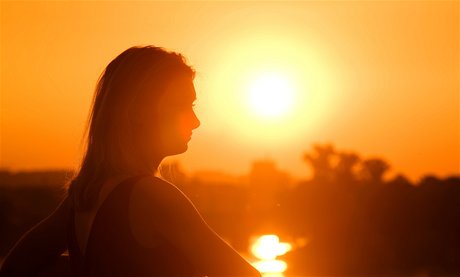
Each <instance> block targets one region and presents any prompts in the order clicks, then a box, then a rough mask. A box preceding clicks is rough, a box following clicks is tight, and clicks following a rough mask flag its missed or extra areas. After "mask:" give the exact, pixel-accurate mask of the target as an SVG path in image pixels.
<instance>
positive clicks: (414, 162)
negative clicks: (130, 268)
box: [0, 1, 460, 180]
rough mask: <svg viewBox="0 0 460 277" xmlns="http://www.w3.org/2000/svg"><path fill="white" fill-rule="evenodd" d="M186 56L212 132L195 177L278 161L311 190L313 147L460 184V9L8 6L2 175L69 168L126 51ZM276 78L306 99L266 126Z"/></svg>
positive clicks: (205, 137) (4, 16)
mask: <svg viewBox="0 0 460 277" xmlns="http://www.w3.org/2000/svg"><path fill="white" fill-rule="evenodd" d="M139 44H155V45H158V46H163V47H165V48H167V49H170V50H175V51H178V52H181V53H183V54H184V55H185V56H186V57H187V58H188V61H189V62H190V63H191V64H192V65H193V66H194V67H195V69H196V70H197V72H198V76H197V79H196V88H197V92H198V98H199V100H198V102H197V113H198V116H199V117H200V119H201V122H202V125H201V127H200V128H199V129H198V130H197V131H196V132H195V133H194V136H193V139H192V142H191V143H190V144H189V146H190V147H189V151H188V152H187V153H186V154H183V155H180V156H177V157H176V158H178V159H180V160H181V161H182V164H183V166H184V168H186V169H187V170H189V171H193V170H198V169H217V170H225V171H227V172H229V173H234V174H242V173H245V172H247V171H248V168H249V166H250V163H251V161H252V160H254V159H260V158H265V157H269V158H272V159H274V160H276V161H277V163H278V165H279V167H280V168H281V169H283V170H286V171H289V172H290V173H292V174H293V175H295V176H299V177H305V176H307V174H308V170H307V166H306V165H305V164H304V163H303V161H302V159H301V156H302V153H303V152H304V151H306V150H309V149H310V148H311V144H312V143H315V142H319V143H324V142H331V143H333V144H334V145H335V146H336V147H337V148H338V149H340V150H353V151H356V152H358V153H359V154H361V155H362V156H363V157H364V158H366V157H375V156H377V157H383V158H384V159H386V160H387V161H388V162H389V163H390V164H391V165H392V168H393V169H392V173H393V174H395V173H399V172H401V173H404V174H406V175H407V176H409V177H410V178H411V179H412V180H417V179H418V178H420V177H421V176H422V175H423V174H425V173H432V174H437V175H440V176H446V175H449V174H459V173H460V145H459V144H460V135H459V133H460V130H459V128H460V114H459V105H460V100H459V91H460V90H459V86H460V84H459V62H460V57H459V2H458V1H451V2H447V1H442V2H441V1H440V2H434V1H433V2H427V1H423V2H414V1H407V2H396V1H389V2H363V1H359V2H348V1H344V2H292V3H282V2H148V1H144V2H135V3H130V2H128V1H126V2H125V1H117V2H105V1H98V2H77V1H75V2H51V1H43V2H19V1H18V2H16V1H2V2H1V60H0V61H1V67H0V70H1V72H0V76H1V79H0V80H1V84H0V86H1V87H0V88H1V98H0V100H1V103H0V105H1V113H0V119H1V125H0V126H1V142H0V143H1V144H0V146H1V148H0V151H1V152H0V167H6V168H9V169H13V170H19V169H44V168H65V167H69V168H70V167H72V166H74V165H75V164H76V163H77V162H78V158H79V143H80V139H81V135H82V131H83V125H84V122H85V120H86V116H87V114H88V109H89V105H90V101H91V97H92V94H93V89H94V86H95V82H96V80H97V78H98V76H99V74H100V72H101V71H102V70H103V68H104V67H105V66H106V65H107V63H108V62H109V61H110V60H111V59H113V58H114V57H115V56H116V55H118V54H119V53H120V52H122V51H123V50H125V49H126V48H128V47H130V46H133V45H139ZM265 71H270V72H278V73H280V74H285V75H286V76H289V78H290V80H291V82H292V85H293V86H294V87H296V89H297V98H296V105H295V106H294V107H292V112H291V113H290V115H289V116H286V117H285V118H283V119H279V120H271V121H269V120H260V119H257V118H256V117H255V116H254V114H251V111H249V110H248V109H247V105H246V104H247V103H245V98H244V97H245V91H246V89H247V86H248V84H249V83H250V82H251V80H252V79H254V78H256V76H258V74H261V73H263V72H265Z"/></svg>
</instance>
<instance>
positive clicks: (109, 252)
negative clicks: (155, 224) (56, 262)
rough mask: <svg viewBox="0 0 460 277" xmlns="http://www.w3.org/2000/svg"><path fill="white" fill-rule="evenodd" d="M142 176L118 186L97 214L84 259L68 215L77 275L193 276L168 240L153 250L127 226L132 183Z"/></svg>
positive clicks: (71, 260)
mask: <svg viewBox="0 0 460 277" xmlns="http://www.w3.org/2000/svg"><path fill="white" fill-rule="evenodd" d="M141 177H142V176H135V177H130V178H128V179H126V180H125V181H123V182H121V183H120V184H119V185H117V186H116V187H115V188H114V189H113V190H112V191H111V192H110V194H109V195H108V196H107V198H106V199H105V200H104V202H103V203H102V205H101V206H100V208H99V210H98V211H97V213H96V216H95V218H94V222H93V225H92V228H91V231H90V234H89V237H88V242H87V247H86V253H85V256H83V255H82V254H81V251H80V249H79V246H78V243H77V239H76V235H75V228H74V227H75V226H74V224H75V223H74V216H75V214H74V211H73V210H72V211H71V216H70V222H69V224H70V226H69V227H70V228H69V230H70V232H69V236H68V241H69V258H70V266H71V269H72V272H73V273H74V274H75V275H77V276H101V275H107V276H194V274H195V269H194V267H193V265H192V264H191V263H190V261H189V260H188V259H187V257H186V256H185V255H184V254H183V253H182V252H181V251H179V249H177V248H176V247H174V246H173V245H172V244H171V243H170V242H169V241H168V240H166V239H165V238H162V237H161V235H159V234H158V238H159V240H160V241H161V243H159V244H158V245H157V246H155V247H154V248H146V247H143V246H141V245H139V244H138V243H137V241H136V240H135V238H134V237H133V235H132V233H131V229H130V224H129V214H128V207H129V199H130V194H131V190H132V187H133V185H134V183H135V182H136V181H137V180H139V179H140V178H141Z"/></svg>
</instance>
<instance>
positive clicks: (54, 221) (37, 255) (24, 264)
mask: <svg viewBox="0 0 460 277" xmlns="http://www.w3.org/2000/svg"><path fill="white" fill-rule="evenodd" d="M69 214H70V201H69V199H68V198H65V199H64V200H63V201H62V202H61V203H60V204H59V206H58V207H57V209H56V210H55V211H54V212H53V213H52V214H51V215H50V216H48V217H47V218H45V219H43V220H42V221H41V222H39V223H38V224H37V225H35V226H34V227H33V228H32V229H30V230H29V231H27V232H26V233H25V234H24V235H23V236H22V237H21V239H20V240H19V241H18V242H17V243H16V244H15V245H14V247H13V248H12V249H11V250H10V252H9V253H8V255H7V256H6V258H5V261H4V262H3V265H2V268H1V269H0V275H1V276H30V275H37V274H38V273H39V272H40V271H42V270H43V269H45V268H47V267H48V266H50V265H51V264H52V263H53V262H55V261H56V260H57V259H58V258H59V256H60V255H61V254H62V253H63V252H64V251H65V250H66V248H67V228H68V220H69Z"/></svg>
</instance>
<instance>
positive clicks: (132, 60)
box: [67, 46, 195, 211]
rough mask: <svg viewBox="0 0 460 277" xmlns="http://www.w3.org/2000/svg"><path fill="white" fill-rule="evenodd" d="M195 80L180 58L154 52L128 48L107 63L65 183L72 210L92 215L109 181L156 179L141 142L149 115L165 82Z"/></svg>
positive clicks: (151, 48)
mask: <svg viewBox="0 0 460 277" xmlns="http://www.w3.org/2000/svg"><path fill="white" fill-rule="evenodd" d="M194 75H195V72H194V70H193V69H192V68H191V67H190V66H188V65H187V64H186V62H185V59H184V57H183V56H182V55H181V54H178V53H175V52H168V51H166V50H164V49H162V48H159V47H154V46H144V47H140V46H136V47H132V48H129V49H127V50H126V51H124V52H123V53H121V54H120V55H119V56H117V57H116V58H115V59H114V60H113V61H112V62H110V64H109V65H108V66H107V67H106V68H105V70H104V71H103V73H102V74H101V76H100V78H99V80H98V82H97V86H96V90H95V93H94V97H93V102H92V107H91V110H90V114H89V117H88V123H87V125H86V128H85V132H84V138H85V151H84V152H83V156H82V161H81V163H80V165H79V168H78V170H76V171H75V173H74V175H73V177H72V178H71V179H70V180H69V182H68V183H67V186H68V194H69V197H71V199H72V200H73V203H74V208H75V209H76V210H80V211H83V210H88V209H91V208H92V207H93V206H94V205H95V203H96V201H97V199H98V196H99V191H100V189H101V186H102V183H103V181H104V180H105V179H106V178H107V177H109V176H111V175H114V174H129V175H132V174H139V173H152V174H153V173H155V171H156V170H157V168H156V167H158V164H154V163H153V161H152V157H148V156H147V155H146V154H145V153H146V151H145V144H146V142H145V138H144V139H143V137H144V135H145V134H146V133H147V132H151V130H149V129H152V128H154V127H152V126H155V125H154V122H155V118H151V117H152V116H151V115H152V113H151V112H150V113H148V112H149V110H150V111H151V110H152V109H154V108H155V107H154V105H155V101H156V100H157V99H158V98H159V96H161V94H162V93H163V91H164V89H165V88H166V86H167V85H168V83H169V82H172V81H174V78H177V77H179V76H189V77H190V78H191V79H193V78H194ZM147 114H149V117H147ZM152 122H153V124H152Z"/></svg>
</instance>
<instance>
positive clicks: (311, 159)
mask: <svg viewBox="0 0 460 277" xmlns="http://www.w3.org/2000/svg"><path fill="white" fill-rule="evenodd" d="M335 155H336V151H335V149H334V146H332V145H331V144H326V145H320V144H314V145H313V152H312V153H305V154H304V160H305V161H306V162H307V163H309V164H310V165H311V167H312V169H313V180H314V181H316V182H319V183H329V182H331V181H332V178H333V172H334V167H333V163H332V161H333V159H334V157H335Z"/></svg>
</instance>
